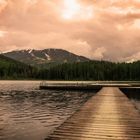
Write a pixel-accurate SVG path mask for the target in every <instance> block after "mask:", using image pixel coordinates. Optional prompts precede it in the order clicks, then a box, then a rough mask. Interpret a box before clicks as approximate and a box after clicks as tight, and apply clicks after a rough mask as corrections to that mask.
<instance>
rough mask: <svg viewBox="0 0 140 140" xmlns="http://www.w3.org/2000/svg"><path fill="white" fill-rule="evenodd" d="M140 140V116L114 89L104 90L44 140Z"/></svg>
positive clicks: (126, 99)
mask: <svg viewBox="0 0 140 140" xmlns="http://www.w3.org/2000/svg"><path fill="white" fill-rule="evenodd" d="M97 139H100V140H140V113H139V111H138V110H137V109H136V108H135V106H134V105H133V104H132V102H131V101H130V100H129V99H128V98H127V97H126V96H125V94H123V93H122V92H121V91H120V90H119V88H117V87H105V88H103V89H102V90H100V91H99V92H98V93H97V94H96V95H95V96H93V97H92V98H91V99H89V101H87V102H86V103H85V104H84V105H83V106H82V107H81V108H80V109H79V110H78V111H77V112H76V113H74V114H73V115H72V116H71V117H70V118H69V119H68V120H67V121H65V122H64V123H63V124H62V125H61V126H60V127H58V128H57V129H56V130H55V131H54V132H53V133H52V134H51V135H50V136H48V137H47V138H46V140H97Z"/></svg>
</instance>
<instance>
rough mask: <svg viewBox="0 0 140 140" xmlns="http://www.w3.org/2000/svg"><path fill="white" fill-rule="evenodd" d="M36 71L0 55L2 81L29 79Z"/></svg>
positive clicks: (0, 76)
mask: <svg viewBox="0 0 140 140" xmlns="http://www.w3.org/2000/svg"><path fill="white" fill-rule="evenodd" d="M34 71H35V69H34V68H32V67H31V66H28V65H26V64H23V63H21V62H18V61H15V60H13V59H10V58H7V57H5V56H4V55H0V79H22V78H28V79H29V78H31V77H32V75H33V73H34Z"/></svg>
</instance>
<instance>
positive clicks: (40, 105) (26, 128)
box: [0, 81, 94, 140]
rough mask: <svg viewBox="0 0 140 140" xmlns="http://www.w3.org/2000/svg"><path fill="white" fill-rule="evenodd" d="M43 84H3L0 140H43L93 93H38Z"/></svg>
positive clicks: (1, 91) (46, 91) (0, 88)
mask: <svg viewBox="0 0 140 140" xmlns="http://www.w3.org/2000/svg"><path fill="white" fill-rule="evenodd" d="M39 84H40V81H0V140H44V139H45V138H46V136H47V135H48V134H50V133H51V132H52V131H53V130H54V129H55V128H56V127H58V126H59V125H60V124H62V123H63V122H64V121H65V120H66V119H67V118H68V117H70V116H71V115H72V114H73V113H74V112H75V111H76V110H77V109H79V108H80V107H81V106H82V105H83V104H84V103H85V102H86V101H87V100H88V99H89V98H90V97H91V96H93V95H94V93H93V92H85V91H83V92H82V91H78V92H76V91H49V90H39Z"/></svg>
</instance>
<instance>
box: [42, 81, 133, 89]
mask: <svg viewBox="0 0 140 140" xmlns="http://www.w3.org/2000/svg"><path fill="white" fill-rule="evenodd" d="M102 87H120V88H121V87H132V85H131V84H130V83H110V82H58V83H57V82H42V83H41V84H40V89H48V90H97V91H98V90H100V89H101V88H102Z"/></svg>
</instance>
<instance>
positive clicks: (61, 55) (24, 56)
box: [3, 48, 90, 65]
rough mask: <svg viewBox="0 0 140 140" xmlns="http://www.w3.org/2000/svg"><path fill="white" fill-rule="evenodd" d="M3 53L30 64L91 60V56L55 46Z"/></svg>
mask: <svg viewBox="0 0 140 140" xmlns="http://www.w3.org/2000/svg"><path fill="white" fill-rule="evenodd" d="M3 55H4V56H6V57H9V58H12V59H14V60H17V61H20V62H23V63H26V64H30V65H42V64H47V63H66V62H85V61H90V59H89V58H86V57H84V56H79V55H76V54H74V53H71V52H69V51H66V50H63V49H54V48H50V49H43V50H35V49H26V50H14V51H11V52H6V53H4V54H3Z"/></svg>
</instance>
